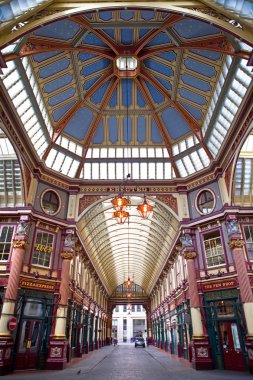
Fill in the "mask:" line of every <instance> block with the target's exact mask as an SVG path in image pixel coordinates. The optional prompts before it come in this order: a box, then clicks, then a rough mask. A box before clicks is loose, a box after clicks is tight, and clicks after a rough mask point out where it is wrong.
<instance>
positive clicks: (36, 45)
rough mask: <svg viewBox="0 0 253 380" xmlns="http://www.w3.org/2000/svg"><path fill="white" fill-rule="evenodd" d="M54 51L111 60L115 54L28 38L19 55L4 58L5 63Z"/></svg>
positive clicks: (93, 48)
mask: <svg viewBox="0 0 253 380" xmlns="http://www.w3.org/2000/svg"><path fill="white" fill-rule="evenodd" d="M56 50H62V51H75V52H85V53H91V54H96V55H99V56H102V57H105V58H108V59H111V60H113V59H114V58H115V54H114V53H113V52H112V51H110V50H109V49H108V50H106V49H104V48H101V49H99V48H96V47H89V46H82V45H81V46H77V47H73V46H72V45H71V44H68V43H61V42H56V41H54V42H52V41H51V40H50V41H49V40H45V39H40V38H29V39H28V40H27V42H26V44H25V45H24V46H23V47H22V48H21V50H20V52H19V53H16V54H13V53H11V54H6V55H5V56H4V58H5V60H6V62H7V61H11V60H13V59H17V58H22V57H26V56H29V55H33V54H39V53H47V52H49V51H56Z"/></svg>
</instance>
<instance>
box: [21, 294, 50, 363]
mask: <svg viewBox="0 0 253 380" xmlns="http://www.w3.org/2000/svg"><path fill="white" fill-rule="evenodd" d="M52 311H53V301H52V300H49V299H46V298H44V299H37V298H25V297H23V298H22V299H21V300H20V310H19V316H18V317H19V329H18V331H17V339H16V346H15V356H14V368H15V369H16V370H24V369H38V368H44V364H45V361H46V354H47V346H48V340H49V334H50V330H51V326H52Z"/></svg>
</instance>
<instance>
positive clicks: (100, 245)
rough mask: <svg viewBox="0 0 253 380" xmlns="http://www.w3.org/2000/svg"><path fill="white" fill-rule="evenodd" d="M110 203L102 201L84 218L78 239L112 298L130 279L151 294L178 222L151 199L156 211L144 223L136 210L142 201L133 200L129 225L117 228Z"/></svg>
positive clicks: (131, 198)
mask: <svg viewBox="0 0 253 380" xmlns="http://www.w3.org/2000/svg"><path fill="white" fill-rule="evenodd" d="M111 201H112V198H110V199H107V200H104V201H101V202H100V203H98V204H97V205H95V206H93V207H92V208H90V209H89V210H88V211H87V212H86V213H85V214H84V215H83V216H82V218H81V219H80V221H79V222H78V223H77V229H78V232H79V236H80V237H81V239H82V241H83V243H84V245H85V247H86V249H87V251H88V252H89V256H90V258H91V260H92V263H93V264H94V266H95V268H96V270H97V272H98V274H99V276H100V278H101V280H102V281H103V283H104V285H105V286H106V288H107V290H108V293H109V294H112V292H113V291H114V290H115V288H116V287H117V286H118V285H119V284H122V283H124V281H126V280H127V278H128V277H130V279H131V280H132V281H134V283H136V284H138V285H140V286H141V287H142V288H143V289H144V290H145V292H146V293H147V294H149V293H150V291H151V290H152V288H153V286H154V283H155V281H156V280H157V277H158V276H159V274H160V271H161V268H162V267H163V266H164V265H165V262H166V259H167V255H168V251H169V249H170V247H171V245H172V242H173V241H174V239H175V237H176V235H177V232H178V226H179V222H178V220H177V218H176V217H175V216H174V215H173V214H172V212H170V211H169V210H168V209H167V208H165V207H164V206H163V205H162V204H160V203H159V201H157V200H155V199H153V198H152V199H148V202H149V203H150V204H152V206H153V207H154V209H153V212H152V214H151V216H150V218H149V219H142V218H141V217H140V215H139V213H138V211H137V210H136V206H137V205H138V204H140V203H142V202H143V198H141V197H137V196H130V197H129V203H130V206H129V207H128V212H129V214H130V217H129V219H128V222H125V223H124V224H118V223H117V220H116V219H115V218H113V211H114V209H113V207H112V203H111ZM128 269H129V271H128Z"/></svg>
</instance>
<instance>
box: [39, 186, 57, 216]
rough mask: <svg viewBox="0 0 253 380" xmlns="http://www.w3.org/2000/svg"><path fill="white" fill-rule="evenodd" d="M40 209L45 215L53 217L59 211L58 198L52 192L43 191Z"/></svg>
mask: <svg viewBox="0 0 253 380" xmlns="http://www.w3.org/2000/svg"><path fill="white" fill-rule="evenodd" d="M41 205H42V209H43V211H44V212H45V213H46V214H49V215H55V214H57V212H58V211H59V207H60V198H59V196H58V194H57V193H56V192H54V191H52V190H48V191H45V192H44V193H43V195H42V198H41Z"/></svg>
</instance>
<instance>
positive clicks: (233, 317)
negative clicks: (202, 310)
mask: <svg viewBox="0 0 253 380" xmlns="http://www.w3.org/2000/svg"><path fill="white" fill-rule="evenodd" d="M236 292H237V291H232V290H231V291H219V292H218V291H217V292H210V293H208V294H205V301H206V302H205V304H206V317H207V327H208V335H209V338H210V344H211V351H212V358H213V361H214V367H215V368H220V369H226V370H232V371H245V370H247V352H246V348H245V345H244V342H245V336H246V326H245V321H244V314H243V307H242V304H241V303H240V302H239V300H238V298H227V297H228V296H230V297H231V296H232V295H236V294H237V293H236ZM210 298H212V300H208V299H210ZM215 298H219V299H215Z"/></svg>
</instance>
